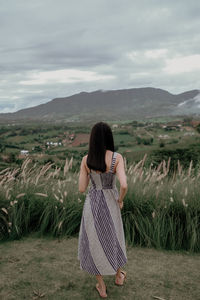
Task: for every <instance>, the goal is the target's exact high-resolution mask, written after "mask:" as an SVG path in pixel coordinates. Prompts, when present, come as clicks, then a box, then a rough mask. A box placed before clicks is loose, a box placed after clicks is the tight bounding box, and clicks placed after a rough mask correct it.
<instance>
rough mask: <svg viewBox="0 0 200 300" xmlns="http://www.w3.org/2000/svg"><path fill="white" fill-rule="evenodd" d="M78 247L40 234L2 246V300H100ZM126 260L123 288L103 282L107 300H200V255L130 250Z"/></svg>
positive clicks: (110, 279) (108, 278) (72, 240)
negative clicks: (85, 269) (84, 267)
mask: <svg viewBox="0 0 200 300" xmlns="http://www.w3.org/2000/svg"><path fill="white" fill-rule="evenodd" d="M77 247H78V240H77V238H70V239H67V238H66V237H63V238H61V239H60V238H59V239H53V238H50V237H43V238H39V237H38V236H37V234H31V235H29V236H28V237H25V238H23V239H21V240H19V241H18V240H16V241H9V242H4V243H1V244H0V253H1V254H0V274H1V280H0V298H1V299H3V300H12V299H13V300H14V299H15V300H21V299H40V298H43V299H49V300H58V299H61V300H63V299H70V300H71V299H72V300H73V299H74V300H95V299H99V295H98V294H97V291H96V290H95V288H94V287H95V283H96V278H95V276H93V275H90V274H88V273H86V272H85V271H83V270H80V267H79V261H78V259H77ZM127 256H128V262H127V264H126V266H125V270H126V271H127V281H126V282H125V284H124V287H118V286H116V285H114V276H104V280H105V283H106V285H107V293H108V299H110V300H117V299H124V300H132V299H134V300H151V299H156V298H155V297H160V298H162V299H164V300H171V299H173V300H198V299H199V295H200V287H199V269H200V256H199V255H197V254H196V255H191V254H189V253H187V252H175V251H159V250H155V249H151V248H141V247H129V246H127ZM42 295H43V297H42ZM157 299H158V298H157Z"/></svg>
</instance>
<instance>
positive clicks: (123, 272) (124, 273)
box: [115, 271, 126, 286]
mask: <svg viewBox="0 0 200 300" xmlns="http://www.w3.org/2000/svg"><path fill="white" fill-rule="evenodd" d="M120 273H122V274H123V275H124V279H123V282H122V284H119V283H117V282H116V280H115V284H116V285H119V286H122V285H124V281H125V279H126V272H125V271H120Z"/></svg>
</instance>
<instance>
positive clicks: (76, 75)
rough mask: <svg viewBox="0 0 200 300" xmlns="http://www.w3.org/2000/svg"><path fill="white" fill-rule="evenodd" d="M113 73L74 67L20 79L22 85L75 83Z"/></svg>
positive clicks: (109, 77)
mask: <svg viewBox="0 0 200 300" xmlns="http://www.w3.org/2000/svg"><path fill="white" fill-rule="evenodd" d="M113 78H114V76H113V75H101V74H97V73H96V72H91V71H81V70H76V69H68V70H56V71H46V72H34V73H33V74H31V75H30V78H29V79H27V80H25V81H20V82H19V84H22V85H40V84H52V83H75V82H87V81H88V82H93V81H98V80H111V79H113Z"/></svg>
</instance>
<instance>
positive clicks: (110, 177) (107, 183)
mask: <svg viewBox="0 0 200 300" xmlns="http://www.w3.org/2000/svg"><path fill="white" fill-rule="evenodd" d="M116 157H117V152H112V155H111V160H110V162H109V168H106V172H98V171H94V170H90V172H89V175H90V179H91V183H92V186H91V188H92V189H98V190H100V189H115V190H116V180H115V178H116V176H115V175H116V174H115V172H114V168H115V163H116ZM108 158H110V157H108ZM106 166H107V167H108V165H107V164H106ZM91 188H90V189H91Z"/></svg>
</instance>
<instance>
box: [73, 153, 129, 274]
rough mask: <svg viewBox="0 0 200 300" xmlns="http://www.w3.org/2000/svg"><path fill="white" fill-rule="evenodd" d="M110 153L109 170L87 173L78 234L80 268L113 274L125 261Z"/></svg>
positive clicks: (113, 161) (122, 234)
mask: <svg viewBox="0 0 200 300" xmlns="http://www.w3.org/2000/svg"><path fill="white" fill-rule="evenodd" d="M116 156H117V152H114V153H113V156H112V163H111V167H110V170H109V171H108V172H104V173H97V172H95V171H94V170H91V172H90V188H89V191H88V193H87V195H86V199H85V202H84V206H83V212H82V218H81V224H80V230H79V237H78V260H80V269H81V270H85V271H86V272H88V273H90V274H93V275H114V274H116V272H117V269H118V268H121V267H122V266H123V265H125V264H126V262H127V254H126V246H125V237H124V229H123V223H122V218H121V210H120V207H119V203H118V202H117V200H118V198H119V193H118V190H117V187H116V174H115V173H114V171H113V170H114V165H115V161H116Z"/></svg>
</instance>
